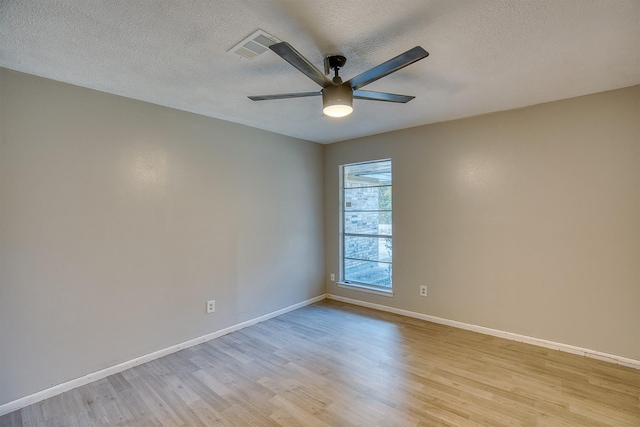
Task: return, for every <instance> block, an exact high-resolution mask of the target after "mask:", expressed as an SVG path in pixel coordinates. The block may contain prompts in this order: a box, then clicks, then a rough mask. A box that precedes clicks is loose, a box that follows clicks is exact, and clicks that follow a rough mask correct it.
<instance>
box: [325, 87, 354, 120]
mask: <svg viewBox="0 0 640 427" xmlns="http://www.w3.org/2000/svg"><path fill="white" fill-rule="evenodd" d="M322 107H323V110H324V112H325V114H327V115H331V114H329V113H328V111H330V110H332V109H344V108H346V109H347V110H349V113H350V112H351V111H353V89H351V86H350V85H349V83H342V84H340V85H335V86H334V85H332V86H327V87H325V88H324V89H322ZM349 113H347V114H349ZM338 117H339V116H338Z"/></svg>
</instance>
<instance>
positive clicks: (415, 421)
mask: <svg viewBox="0 0 640 427" xmlns="http://www.w3.org/2000/svg"><path fill="white" fill-rule="evenodd" d="M44 425H46V426H82V427H84V426H94V425H100V426H106V425H109V426H115V425H122V426H132V425H136V426H137V425H149V426H179V425H186V426H198V425H206V426H209V425H230V426H271V425H286V426H326V425H329V426H351V425H361V426H477V425H483V426H503V425H509V426H640V370H635V369H631V368H626V367H620V366H616V365H613V364H609V363H605V362H600V361H596V360H592V359H587V358H584V357H580V356H576V355H571V354H566V353H561V352H558V351H553V350H548V349H544V348H539V347H535V346H531V345H527V344H521V343H516V342H513V341H507V340H504V339H500V338H495V337H491V336H486V335H481V334H477V333H473V332H469V331H464V330H460V329H455V328H452V327H448V326H442V325H437V324H433V323H429V322H424V321H421V320H416V319H411V318H406V317H402V316H398V315H394V314H389V313H383V312H379V311H375V310H370V309H366V308H361V307H356V306H352V305H348V304H343V303H339V302H335V301H322V302H320V303H317V304H314V305H312V306H309V307H305V308H301V309H299V310H296V311H293V312H290V313H287V314H285V315H282V316H280V317H277V318H274V319H271V320H269V321H266V322H263V323H260V324H257V325H255V326H252V327H249V328H246V329H243V330H241V331H238V332H234V333H232V334H229V335H226V336H223V337H220V338H218V339H215V340H213V341H209V342H207V343H204V344H201V345H198V346H195V347H192V348H189V349H186V350H183V351H180V352H178V353H175V354H172V355H169V356H166V357H163V358H162V359H158V360H156V361H153V362H150V363H146V364H144V365H141V366H138V367H136V368H133V369H129V370H127V371H125V372H122V373H119V374H116V375H112V376H110V377H108V378H105V379H102V380H99V381H96V382H94V383H92V384H88V385H86V386H83V387H79V388H77V389H75V390H71V391H69V392H66V393H63V394H61V395H58V396H55V397H52V398H50V399H47V400H45V401H43V402H40V403H37V404H34V405H31V406H29V407H27V408H24V409H22V410H20V411H16V412H13V413H11V414H7V415H5V416H3V417H1V418H0V426H2V427H7V426H44Z"/></svg>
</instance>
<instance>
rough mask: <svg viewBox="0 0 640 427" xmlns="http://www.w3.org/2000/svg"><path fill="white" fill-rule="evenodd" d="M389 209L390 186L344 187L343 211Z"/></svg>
mask: <svg viewBox="0 0 640 427" xmlns="http://www.w3.org/2000/svg"><path fill="white" fill-rule="evenodd" d="M390 209H391V186H385V187H353V188H345V189H344V210H345V211H380V210H390Z"/></svg>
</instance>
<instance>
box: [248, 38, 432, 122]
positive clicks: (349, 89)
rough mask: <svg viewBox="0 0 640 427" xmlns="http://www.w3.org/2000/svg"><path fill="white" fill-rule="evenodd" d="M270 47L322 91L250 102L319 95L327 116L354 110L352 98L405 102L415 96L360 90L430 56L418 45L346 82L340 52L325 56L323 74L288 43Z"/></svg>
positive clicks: (336, 115)
mask: <svg viewBox="0 0 640 427" xmlns="http://www.w3.org/2000/svg"><path fill="white" fill-rule="evenodd" d="M269 49H271V50H272V51H274V52H275V53H276V54H278V55H279V56H280V57H281V58H282V59H284V60H285V61H287V62H288V63H289V64H291V65H293V66H294V67H296V68H297V69H298V70H300V71H301V72H302V73H303V74H305V75H306V76H307V77H309V78H310V79H311V80H313V81H314V82H316V83H318V84H319V85H320V86H321V87H322V90H321V91H319V92H299V93H281V94H277V95H259V96H250V97H249V99H251V100H252V101H268V100H272V99H287V98H302V97H306V96H319V95H322V105H323V110H322V111H323V112H324V114H326V115H327V116H330V117H344V116H347V115H349V114H351V113H352V112H353V99H354V98H356V99H368V100H371V101H386V102H400V103H407V102H409V101H411V100H412V99H413V98H415V96H408V95H397V94H394V93H385V92H372V91H368V90H360V88H361V87H364V86H366V85H368V84H369V83H372V82H374V81H376V80H378V79H380V78H382V77H384V76H386V75H388V74H391V73H394V72H396V71H398V70H400V69H402V68H404V67H406V66H408V65H411V64H413V63H414V62H416V61H419V60H421V59H423V58H426V57H427V56H429V52H427V51H426V50H424V49H423V48H422V47H420V46H416V47H414V48H413V49H409V50H408V51H406V52H405V53H402V54H400V55H398V56H396V57H395V58H392V59H390V60H388V61H386V62H383V63H382V64H380V65H378V66H376V67H373V68H372V69H370V70H369V71H365V72H364V73H362V74H359V75H357V76H355V77H353V78H352V79H351V80H349V81H347V82H344V83H343V82H342V79H341V78H340V76H339V75H338V70H340V69H341V68H342V67H344V64H346V62H347V58H345V57H344V56H341V55H332V56H327V57H326V58H325V60H324V71H325V72H324V73H322V71H320V70H318V69H317V68H316V67H315V66H314V65H313V64H312V63H311V62H309V61H308V60H307V59H306V58H305V57H304V56H302V55H301V54H300V53H299V52H298V51H297V50H295V49H294V48H293V46H291V45H290V44H289V43H287V42H279V43H274V44H272V45H271V46H269ZM330 70H333V71H334V73H335V75H334V77H333V79H332V80H329V78H328V77H327V75H329V74H330Z"/></svg>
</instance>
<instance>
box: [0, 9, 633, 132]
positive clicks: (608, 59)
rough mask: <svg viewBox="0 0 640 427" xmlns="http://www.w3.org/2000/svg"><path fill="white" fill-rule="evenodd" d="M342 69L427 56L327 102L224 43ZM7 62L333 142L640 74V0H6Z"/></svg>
mask: <svg viewBox="0 0 640 427" xmlns="http://www.w3.org/2000/svg"><path fill="white" fill-rule="evenodd" d="M258 28H260V29H263V30H264V31H266V32H268V33H270V34H272V35H274V36H275V37H277V38H278V39H280V40H285V41H287V42H289V43H290V44H292V45H293V46H294V47H295V48H296V49H297V50H298V51H299V52H300V53H302V54H303V55H304V56H306V57H307V58H308V59H309V60H310V61H311V62H312V63H314V64H315V65H316V66H317V67H318V68H320V69H322V59H323V57H324V56H326V55H328V54H342V55H345V56H346V57H347V64H346V67H345V68H344V69H343V70H342V72H341V75H342V76H343V77H344V78H345V80H347V79H349V78H351V77H353V76H355V75H357V74H359V73H361V72H363V71H365V70H367V69H369V68H371V67H373V66H375V65H378V64H379V63H381V62H383V61H386V60H387V59H390V58H392V57H394V56H396V55H398V54H400V53H402V52H404V51H406V50H408V49H410V48H412V47H414V46H416V45H421V46H422V47H424V48H425V49H426V50H427V51H429V53H430V56H429V57H428V58H426V59H424V60H422V61H420V62H417V63H415V64H413V65H411V66H409V67H407V68H404V69H403V70H400V71H398V72H397V73H395V74H392V75H389V76H387V77H385V78H383V79H381V80H378V81H376V82H375V83H372V84H371V85H369V86H367V87H366V89H367V90H374V91H382V92H393V93H400V94H406V95H415V96H416V99H414V100H413V101H411V102H409V103H408V104H390V103H385V102H372V101H364V100H355V101H354V113H353V114H352V115H350V116H348V117H346V118H342V119H332V118H329V117H323V116H322V111H321V110H322V101H321V98H319V97H311V98H299V99H289V100H278V101H263V102H252V101H250V100H249V99H247V95H263V94H272V93H287V92H309V91H315V90H319V89H320V88H319V87H318V86H317V85H316V84H315V83H314V82H313V81H311V80H310V79H309V78H307V77H306V76H304V75H303V74H301V73H300V72H298V71H297V70H296V69H294V68H293V67H292V66H291V65H289V64H288V63H286V62H285V61H284V60H282V59H281V58H280V57H278V56H277V55H276V54H274V53H273V52H270V51H269V52H267V53H266V54H264V55H261V56H260V57H258V58H256V59H254V60H252V61H248V60H245V59H243V58H240V57H238V56H235V55H232V54H230V53H227V50H228V49H229V48H231V47H232V46H234V45H235V44H236V43H238V42H239V41H241V40H242V39H244V38H245V37H247V36H248V35H249V34H251V33H252V32H253V31H255V30H256V29H258ZM0 66H1V67H5V68H9V69H14V70H18V71H23V72H26V73H30V74H35V75H38V76H43V77H47V78H51V79H54V80H59V81H63V82H68V83H72V84H75V85H79V86H84V87H88V88H92V89H97V90H100V91H104V92H108V93H113V94H117V95H122V96H126V97H129V98H135V99H140V100H144V101H148V102H151V103H154V104H159V105H165V106H169V107H173V108H177V109H180V110H185V111H191V112H194V113H199V114H203V115H206V116H211V117H215V118H219V119H224V120H229V121H232V122H236V123H242V124H246V125H249V126H253V127H257V128H261V129H267V130H270V131H273V132H277V133H281V134H284V135H290V136H294V137H298V138H302V139H306V140H310V141H316V142H321V143H329V142H334V141H340V140H345V139H350V138H355V137H360V136H365V135H371V134H376V133H381V132H387V131H391V130H396V129H402V128H407V127H411V126H418V125H422V124H427V123H434V122H439V121H444V120H451V119H456V118H461V117H468V116H474V115H478V114H483V113H489V112H494V111H501V110H507V109H512V108H518V107H523V106H527V105H533V104H538V103H542V102H548V101H553V100H558V99H563V98H570V97H574V96H579V95H585V94H590V93H596V92H601V91H605V90H610V89H616V88H621V87H626V86H631V85H635V84H639V83H640V1H638V0H629V1H618V0H550V1H549V0H509V1H498V0H491V1H489V0H484V1H483V0H472V1H462V0H431V1H429V0H395V1H394V0H383V1H379V0H323V1H318V0H309V1H307V0H253V1H250V0H216V1H203V0H201V1H186V0H184V1H176V0H154V1H147V0H120V1H114V0H103V1H97V0H57V1H49V0H28V1H24V0H0Z"/></svg>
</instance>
